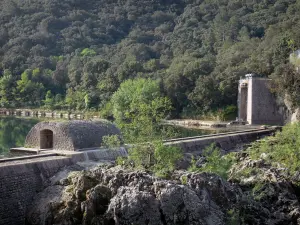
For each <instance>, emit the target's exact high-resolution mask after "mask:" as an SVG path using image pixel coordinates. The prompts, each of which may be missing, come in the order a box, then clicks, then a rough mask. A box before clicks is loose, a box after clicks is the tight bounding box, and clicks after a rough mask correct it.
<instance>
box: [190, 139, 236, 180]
mask: <svg viewBox="0 0 300 225" xmlns="http://www.w3.org/2000/svg"><path fill="white" fill-rule="evenodd" d="M202 155H203V156H204V157H205V158H206V163H205V164H204V165H202V167H200V168H198V167H196V165H195V163H196V161H195V160H194V159H193V160H192V164H191V166H190V168H189V171H191V172H209V173H216V174H218V175H219V176H221V177H223V178H224V179H227V177H228V171H229V169H230V168H231V166H232V164H233V163H234V161H235V156H234V153H230V154H227V155H224V156H222V154H221V151H220V149H219V148H218V147H216V145H215V144H211V145H210V146H208V147H206V148H205V149H204V150H203V153H202Z"/></svg>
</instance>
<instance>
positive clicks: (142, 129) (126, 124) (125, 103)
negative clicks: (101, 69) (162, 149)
mask: <svg viewBox="0 0 300 225" xmlns="http://www.w3.org/2000/svg"><path fill="white" fill-rule="evenodd" d="M111 103H112V111H113V115H114V118H115V119H116V123H117V124H118V125H119V126H120V127H121V128H122V129H125V130H126V132H125V133H126V134H127V135H128V137H137V136H141V137H142V136H144V138H145V137H148V138H151V137H153V135H154V134H155V129H156V128H157V125H158V123H159V122H160V120H162V119H163V118H165V117H166V116H167V115H168V113H169V112H170V110H171V108H172V106H171V102H170V100H169V99H168V98H166V97H163V94H162V93H161V89H160V85H159V82H158V81H155V80H151V79H143V78H140V79H136V80H127V81H124V82H123V83H122V84H121V85H120V88H119V89H118V90H117V91H116V92H115V93H114V95H113V96H112V99H111ZM129 133H130V134H129ZM138 134H139V135H138ZM134 141H136V140H134Z"/></svg>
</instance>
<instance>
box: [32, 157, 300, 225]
mask: <svg viewBox="0 0 300 225" xmlns="http://www.w3.org/2000/svg"><path fill="white" fill-rule="evenodd" d="M263 158H264V156H262V159H259V160H250V159H249V158H248V157H247V155H246V154H242V156H241V158H240V159H239V161H240V162H239V163H237V164H236V165H235V166H233V167H232V169H231V171H230V179H229V181H226V180H224V179H222V178H220V177H219V176H217V175H214V174H210V173H189V172H184V171H176V172H175V173H174V174H173V177H172V181H170V180H163V179H159V178H156V177H154V176H152V175H150V174H149V173H146V172H134V171H127V170H123V169H122V168H121V167H97V168H96V169H92V170H89V171H81V172H78V171H77V172H71V173H69V175H68V176H67V177H65V178H62V179H60V180H56V181H55V182H51V185H50V186H49V187H48V188H46V189H45V190H44V191H43V192H41V193H39V194H37V195H36V197H35V199H34V201H33V202H32V207H31V209H30V210H29V212H28V214H27V221H28V224H30V225H37V224H39V225H43V224H67V225H73V224H84V225H89V224H99V225H131V224H132V225H133V224H136V225H223V224H224V225H225V224H241V225H242V224H245V225H246V224H254V225H264V224H265V225H270V224H274V225H275V224H278V225H279V224H288V225H293V224H300V204H299V200H298V199H299V192H300V188H297V186H295V184H297V183H300V175H299V176H298V175H297V176H295V177H293V180H291V179H290V177H289V175H288V173H287V171H286V169H284V168H282V169H281V168H280V167H278V166H277V167H276V168H274V167H272V166H271V165H269V164H267V163H266V162H265V161H264V159H263ZM299 174H300V173H299Z"/></svg>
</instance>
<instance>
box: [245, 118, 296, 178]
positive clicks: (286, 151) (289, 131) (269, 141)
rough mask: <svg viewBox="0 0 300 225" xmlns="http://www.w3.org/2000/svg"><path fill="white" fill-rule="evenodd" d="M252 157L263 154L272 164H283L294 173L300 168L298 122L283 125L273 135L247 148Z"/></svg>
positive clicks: (255, 157)
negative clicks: (279, 130)
mask: <svg viewBox="0 0 300 225" xmlns="http://www.w3.org/2000/svg"><path fill="white" fill-rule="evenodd" d="M248 151H249V154H250V157H251V158H252V159H258V158H260V156H261V154H263V153H264V154H265V155H266V157H264V158H265V160H267V161H268V162H269V163H272V165H274V166H276V165H277V163H279V165H283V166H284V167H286V168H288V169H289V171H290V172H291V173H292V174H294V173H295V172H297V171H298V170H299V169H300V124H299V123H294V124H289V125H286V126H284V127H283V130H282V132H278V133H277V134H276V135H275V137H268V138H265V139H263V140H262V141H260V142H257V143H255V144H253V145H252V147H251V148H250V149H248Z"/></svg>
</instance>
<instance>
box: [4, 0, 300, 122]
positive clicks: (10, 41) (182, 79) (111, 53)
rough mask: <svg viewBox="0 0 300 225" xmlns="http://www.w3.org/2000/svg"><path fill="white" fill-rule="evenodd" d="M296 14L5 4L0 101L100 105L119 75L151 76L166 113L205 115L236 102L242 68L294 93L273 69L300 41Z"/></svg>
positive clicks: (278, 3)
mask: <svg viewBox="0 0 300 225" xmlns="http://www.w3.org/2000/svg"><path fill="white" fill-rule="evenodd" d="M111 9H114V10H111ZM140 9H143V11H141V10H140ZM299 10H300V4H299V2H298V1H290V0H275V1H241V0H237V1H236V0H228V1H196V0H190V1H172V2H165V3H162V2H161V1H155V2H153V1H150V0H141V1H136V0H133V1H128V0H125V1H124V2H123V1H122V2H121V1H108V0H104V1H101V3H100V2H99V1H97V0H90V1H83V0H76V1H70V0H67V1H51V0H45V1H44V2H43V7H40V5H39V2H37V1H22V0H15V1H13V3H10V4H7V2H6V3H5V4H3V6H2V8H1V10H0V21H1V26H0V48H1V49H2V51H0V79H2V78H3V80H2V81H0V105H2V106H5V107H28V106H30V107H40V106H42V105H44V104H45V103H44V102H43V101H44V100H45V95H46V93H47V92H48V91H51V93H52V95H53V96H57V95H60V96H61V99H60V100H59V101H55V102H54V104H53V108H59V109H76V110H90V109H95V110H99V109H102V108H103V107H104V106H105V105H106V104H107V103H108V102H109V101H110V99H111V97H112V95H113V94H114V93H115V92H116V91H117V90H118V88H119V86H120V84H121V83H123V82H124V81H125V80H128V79H132V80H133V79H137V78H151V79H152V80H160V88H161V91H162V93H164V94H165V95H166V96H167V97H168V98H169V99H170V101H171V103H172V106H173V112H172V116H181V115H186V116H188V115H202V114H206V113H208V112H217V111H218V110H219V109H222V110H224V109H225V107H226V106H228V105H235V104H236V101H237V91H236V87H237V84H238V83H237V82H238V79H239V78H240V76H243V75H244V74H245V73H248V72H255V73H258V74H261V75H263V76H270V75H271V74H273V77H276V79H277V80H279V81H280V80H281V79H282V78H284V79H286V82H285V81H284V82H283V83H282V84H283V85H282V86H281V87H282V88H280V84H281V83H280V82H279V85H278V88H276V90H277V89H278V90H279V89H282V90H285V89H284V87H290V89H291V90H290V92H291V93H297V87H298V86H299V85H298V83H297V75H294V74H292V75H291V77H293V79H294V78H295V83H296V84H295V85H293V79H289V78H288V77H287V76H286V75H284V74H283V73H280V68H281V67H283V66H284V65H285V64H286V63H287V62H288V58H289V54H290V53H292V52H294V51H295V50H297V49H298V48H299V47H300V31H299V29H298V27H299V24H300V15H299V13H298V11H299ZM24 21H26V23H24ZM294 59H295V58H294ZM292 61H293V60H292ZM293 63H294V64H297V63H298V62H297V60H294V61H293ZM8 71H9V72H8ZM24 72H26V73H27V75H28V76H27V78H26V79H25V77H24V76H23V78H22V76H21V74H22V73H24ZM292 72H293V71H287V74H289V73H292ZM8 73H10V74H11V77H9V76H7V74H8ZM4 77H5V78H4ZM291 84H292V85H291ZM1 90H2V91H1ZM3 90H8V91H7V92H8V93H1V92H4V91H3ZM287 90H288V89H287ZM21 91H22V94H20V93H21ZM31 91H34V93H33V94H32V98H31V99H30V98H29V96H30V94H29V93H30V92H31ZM288 91H289V90H288ZM77 92H80V93H78V94H77ZM70 95H75V97H74V98H72V97H71V96H70ZM165 95H164V96H165ZM295 95H296V94H294V96H292V99H293V98H294V97H295ZM293 101H294V100H293ZM295 102H296V103H297V102H298V99H296V100H295ZM297 104H298V103H297ZM46 107H48V106H46Z"/></svg>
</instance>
